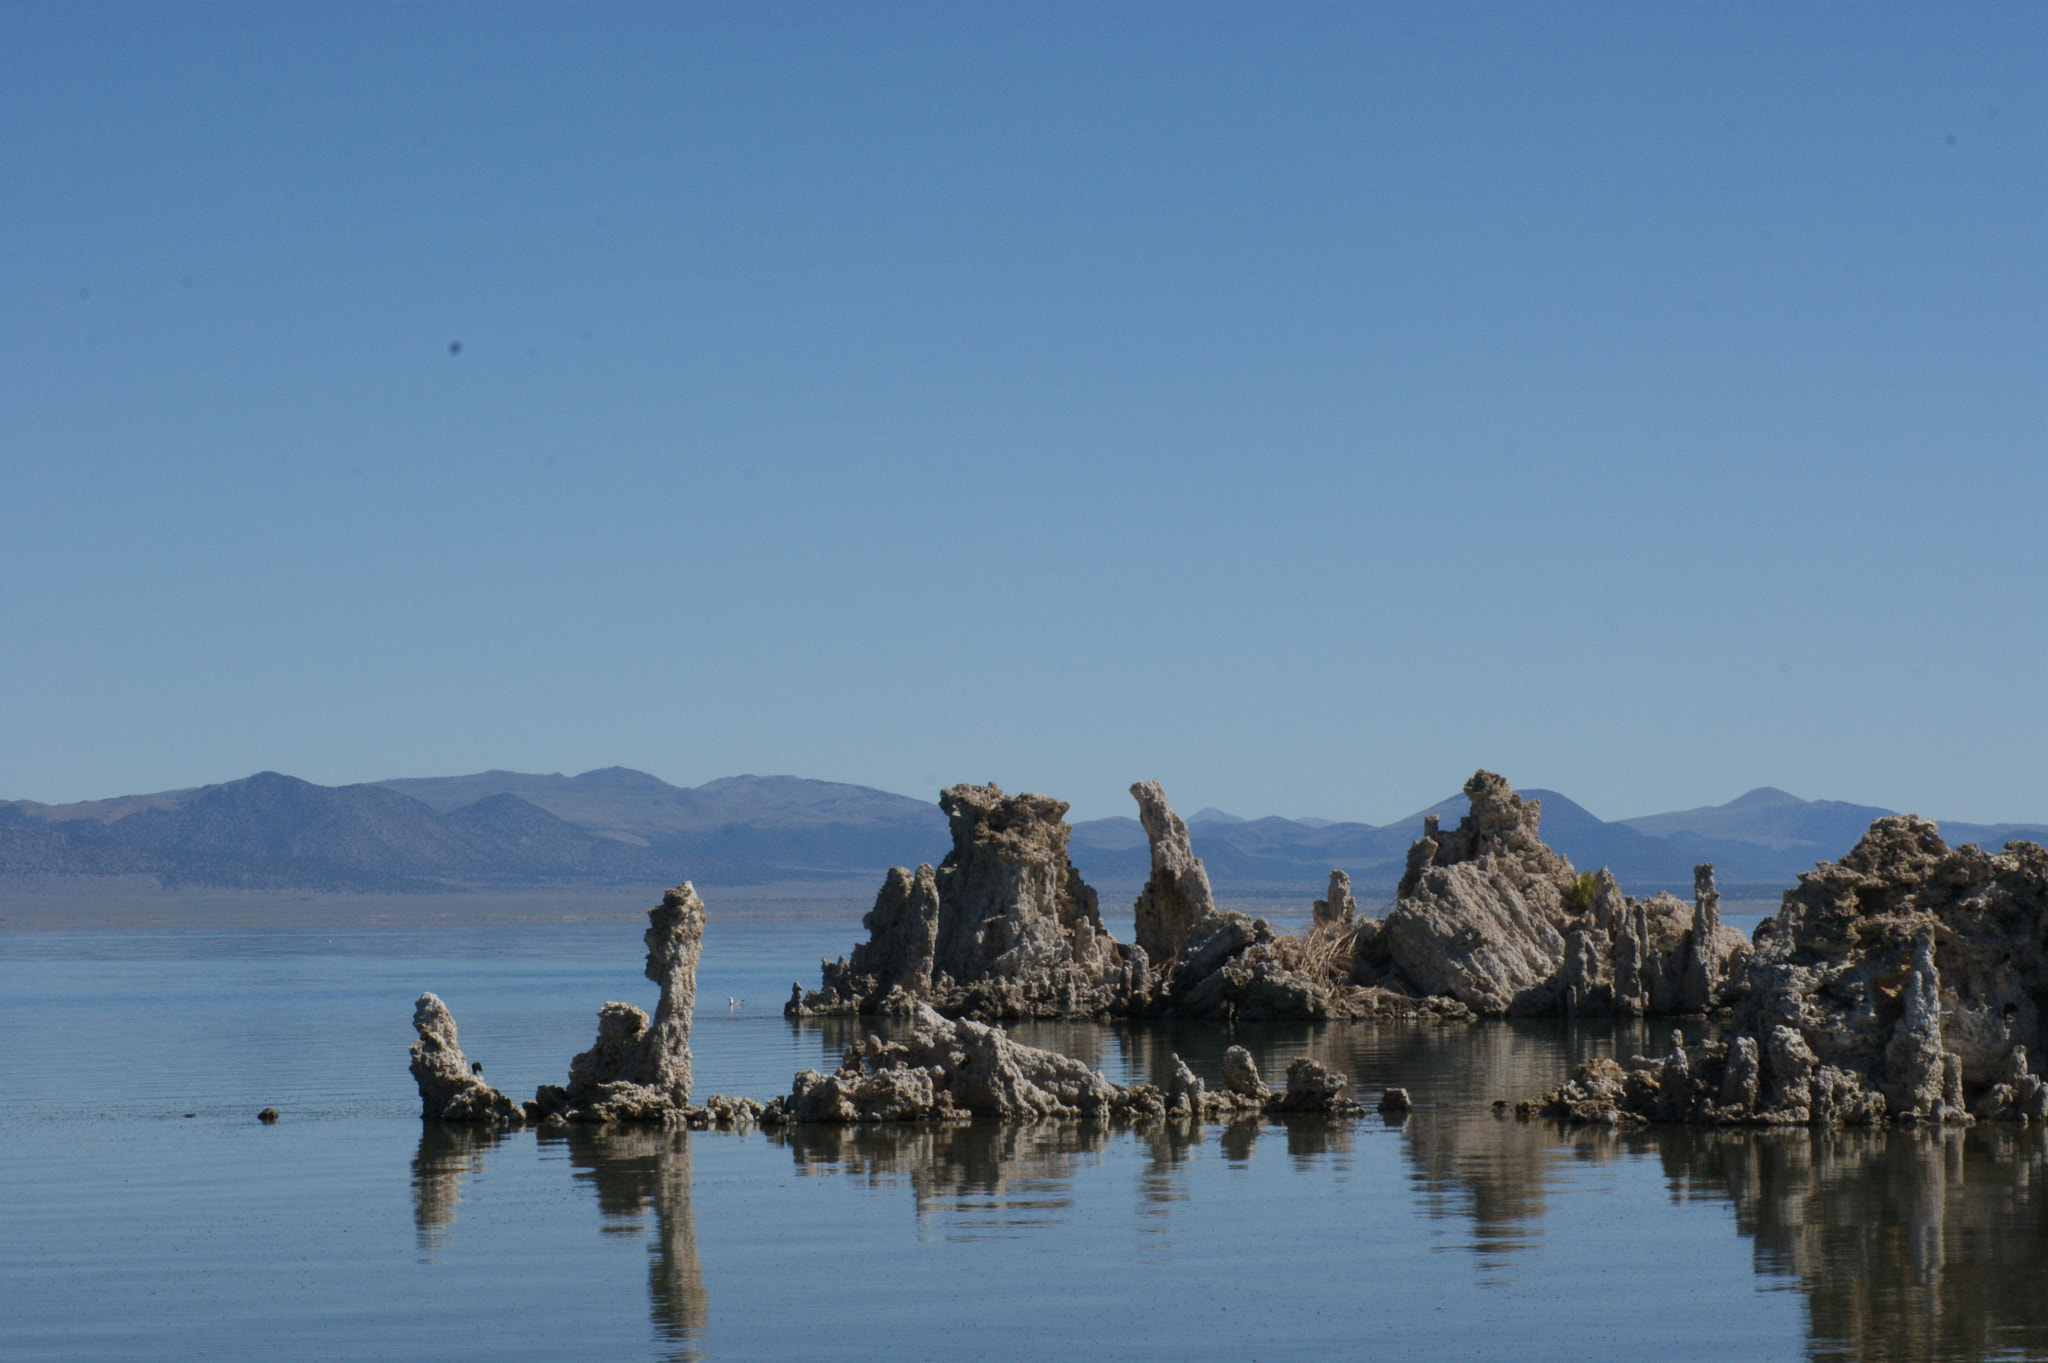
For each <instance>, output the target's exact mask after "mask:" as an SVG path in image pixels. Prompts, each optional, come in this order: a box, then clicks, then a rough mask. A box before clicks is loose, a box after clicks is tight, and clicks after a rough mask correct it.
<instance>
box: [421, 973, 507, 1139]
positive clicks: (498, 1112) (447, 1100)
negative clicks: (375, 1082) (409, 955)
mask: <svg viewBox="0 0 2048 1363" xmlns="http://www.w3.org/2000/svg"><path fill="white" fill-rule="evenodd" d="M412 1026H413V1030H414V1031H416V1032H418V1033H419V1034H420V1039H419V1040H418V1041H415V1042H413V1043H412V1077H413V1080H414V1082H416V1083H417V1084H418V1085H419V1087H420V1116H422V1117H426V1118H430V1119H431V1120H434V1121H440V1122H466V1123H481V1124H485V1125H491V1126H517V1125H519V1124H520V1123H522V1122H524V1121H525V1120H526V1117H525V1113H524V1112H523V1111H522V1110H521V1109H520V1106H519V1104H517V1103H515V1102H513V1101H512V1100H511V1099H510V1098H507V1097H506V1096H505V1095H504V1094H502V1093H500V1092H498V1090H496V1089H494V1088H492V1087H491V1086H490V1085H489V1084H486V1083H485V1082H484V1081H483V1077H482V1075H481V1074H479V1073H478V1071H477V1067H476V1066H474V1065H472V1064H471V1063H470V1060H469V1057H468V1056H466V1055H464V1054H463V1053H462V1047H461V1046H460V1045H458V1044H457V1042H456V1039H455V1016H454V1014H452V1013H450V1012H449V1011H448V1007H447V1005H446V1004H444V1003H442V1002H441V1000H439V999H438V998H435V997H434V996H433V995H432V994H422V995H420V996H419V1000H418V1001H417V1002H416V1003H414V1004H413V1006H412Z"/></svg>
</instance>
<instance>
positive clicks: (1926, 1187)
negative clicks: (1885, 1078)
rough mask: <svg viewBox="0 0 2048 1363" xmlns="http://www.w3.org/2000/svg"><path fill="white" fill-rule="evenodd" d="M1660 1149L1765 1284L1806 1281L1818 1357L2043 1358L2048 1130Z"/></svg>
mask: <svg viewBox="0 0 2048 1363" xmlns="http://www.w3.org/2000/svg"><path fill="white" fill-rule="evenodd" d="M1630 1143H1631V1144H1634V1143H1635V1140H1634V1138H1631V1140H1630ZM1649 1143H1650V1144H1651V1145H1652V1146H1653V1147H1654V1153H1655V1154H1656V1155H1657V1156H1658V1158H1659V1159H1660V1160H1661V1161H1662V1162H1663V1166H1664V1170H1665V1173H1666V1175H1667V1177H1668V1178H1669V1179H1670V1181H1671V1184H1672V1188H1673V1191H1674V1193H1675V1194H1677V1195H1682V1196H1699V1195H1708V1196H1721V1197H1726V1198H1728V1199H1729V1200H1730V1201H1731V1202H1732V1203H1733V1204H1734V1206H1735V1214H1736V1224H1737V1226H1738V1228H1739V1229H1740V1230H1741V1232H1742V1233H1743V1234H1744V1235H1747V1236H1749V1237H1750V1238H1751V1239H1753V1240H1754V1241H1755V1245H1756V1264H1757V1268H1758V1270H1759V1271H1760V1272H1767V1273H1774V1274H1783V1275H1786V1276H1789V1277H1793V1278H1796V1279H1797V1280H1798V1282H1799V1285H1800V1290H1801V1291H1802V1292H1803V1293H1804V1294H1805V1296H1806V1302H1807V1314H1808V1322H1809V1332H1808V1333H1809V1343H1808V1353H1809V1355H1810V1356H1811V1357H1813V1358H1816V1359H1834V1358H1858V1359H1865V1360H1891V1359H1898V1360H1908V1359H1941V1358H1954V1359H1967V1358H1989V1357H2029V1358H2038V1357H2042V1356H2048V1293H2044V1292H2043V1291H2042V1290H2041V1285H2042V1283H2043V1282H2048V1132H2044V1131H2043V1130H2042V1129H2041V1128H2039V1127H2031V1128H2029V1127H2017V1128H2016V1127H2003V1126H2000V1127H1979V1128H1976V1129H1973V1130H1969V1131H1958V1130H1955V1129H1953V1128H1950V1129H1948V1130H1945V1131H1944V1130H1930V1129H1926V1128H1901V1129H1894V1130H1890V1131H1882V1130H1880V1131H1870V1130H1854V1131H1839V1130H1838V1131H1826V1130H1806V1129H1799V1130H1790V1131H1743V1132H1680V1131H1659V1132H1656V1133H1655V1134H1654V1135H1653V1136H1652V1137H1651V1138H1650V1141H1649Z"/></svg>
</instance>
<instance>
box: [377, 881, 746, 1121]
mask: <svg viewBox="0 0 2048 1363" xmlns="http://www.w3.org/2000/svg"><path fill="white" fill-rule="evenodd" d="M647 919H648V925H647V932H646V935H645V938H644V940H645V942H646V944H647V978H648V979H650V980H653V981H655V982H656V983H657V984H659V985H660V986H661V998H660V1001H659V1002H658V1003H657V1004H656V1005H655V1009H654V1017H653V1018H652V1019H649V1018H648V1016H647V1014H646V1013H644V1012H642V1011H641V1010H640V1009H639V1008H636V1007H634V1006H633V1005H632V1004H630V1003H607V1004H605V1005H604V1006H603V1007H602V1008H600V1009H598V1013H597V1039H596V1041H594V1042H592V1043H591V1047H590V1049H589V1050H587V1051H584V1052H583V1053H582V1054H580V1055H578V1056H576V1057H575V1058H574V1059H573V1060H571V1061H570V1062H569V1082H568V1084H567V1085H566V1086H565V1085H559V1084H543V1085H541V1087H540V1088H539V1090H538V1091H536V1092H535V1094H534V1096H533V1097H532V1098H531V1099H529V1100H527V1101H526V1102H523V1103H521V1102H515V1101H513V1100H512V1099H511V1098H508V1097H507V1096H506V1095H504V1094H503V1093H500V1092H499V1091H498V1090H497V1089H495V1088H492V1087H491V1086H490V1085H489V1084H486V1083H485V1082H484V1081H483V1077H482V1066H480V1065H476V1064H473V1063H472V1062H471V1061H470V1060H469V1059H468V1058H467V1057H466V1056H464V1055H463V1053H462V1049H461V1047H460V1046H458V1045H457V1044H456V1033H455V1019H454V1017H453V1016H452V1015H451V1014H450V1013H449V1012H448V1009H447V1007H446V1006H445V1005H443V1004H442V1002H441V1000H440V999H438V998H436V997H434V995H432V994H422V995H420V998H419V1002H418V1003H417V1004H415V1005H414V1008H413V1028H414V1030H416V1031H417V1032H418V1033H419V1036H420V1039H419V1040H418V1041H416V1042H414V1043H413V1046H412V1075H413V1079H414V1080H415V1081H416V1082H417V1083H418V1084H419V1090H420V1115H421V1116H422V1117H428V1118H432V1119H434V1120H437V1121H443V1122H463V1123H474V1124H483V1125H490V1126H524V1125H527V1124H528V1123H541V1124H545V1125H550V1126H560V1125H564V1124H567V1123H582V1124H602V1123H613V1122H654V1123H682V1124H686V1125H690V1126H706V1125H730V1124H732V1123H733V1122H736V1121H745V1120H750V1119H753V1118H755V1117H757V1116H758V1115H759V1113H760V1112H761V1110H762V1105H761V1104H759V1103H756V1102H754V1101H753V1100H751V1099H745V1098H721V1097H717V1096H714V1097H712V1098H711V1099H710V1100H709V1101H708V1102H707V1103H706V1104H705V1105H704V1106H702V1107H692V1106H691V1105H690V1014H691V1010H692V1009H693V1008H694V1007H695V1005H696V1000H697V958H698V956H699V955H700V954H701V953H702V951H703V947H704V901H703V900H701V899H699V898H698V897H697V891H696V890H695V889H694V888H693V887H692V886H690V885H689V884H687V883H685V884H683V885H679V886H677V887H676V888H675V889H673V890H669V891H667V892H666V893H665V894H663V895H662V898H661V903H659V904H657V905H655V906H654V907H653V908H652V909H649V910H648V911H647Z"/></svg>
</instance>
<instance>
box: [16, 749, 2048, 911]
mask: <svg viewBox="0 0 2048 1363" xmlns="http://www.w3.org/2000/svg"><path fill="white" fill-rule="evenodd" d="M1522 793H1523V795H1524V796H1526V797H1528V798H1533V799H1539V800H1541V801H1542V825H1541V827H1542V833H1543V836H1544V838H1545V840H1546V841H1547V842H1549V843H1550V844H1551V846H1553V847H1555V848H1556V849H1557V850H1559V851H1560V852H1562V853H1564V855H1566V856H1567V857H1569V858H1570V859H1571V861H1572V862H1573V864H1574V865H1576V866H1579V867H1580V868H1581V869H1587V870H1590V869H1593V868H1594V867H1597V866H1606V867H1608V868H1609V869H1610V870H1612V871H1613V872H1614V874H1615V876H1616V878H1617V879H1619V880H1620V881H1621V882H1622V883H1623V885H1624V886H1625V887H1626V888H1628V889H1630V890H1631V891H1632V892H1648V891H1649V890H1653V889H1658V888H1672V889H1680V890H1683V889H1684V888H1685V887H1687V886H1689V885H1690V883H1691V871H1692V867H1693V865H1695V864H1697V863H1698V862H1702V861H1712V862H1713V863H1714V864H1715V866H1716V869H1717V873H1718V875H1719V878H1720V880H1721V883H1722V884H1723V886H1724V887H1732V886H1751V887H1755V888H1757V889H1759V890H1763V889H1768V888H1770V887H1774V886H1782V885H1788V884H1790V883H1791V882H1792V880H1793V879H1794V878H1795V877H1796V876H1797V875H1798V873H1799V872H1801V871H1804V870H1807V869H1810V868H1811V866H1812V865H1813V864H1814V863H1815V862H1817V861H1821V860H1833V859H1836V858H1839V857H1840V856H1841V855H1842V854H1843V853H1845V852H1846V851H1848V849H1849V848H1850V847H1852V846H1853V845H1854V844H1855V841H1856V839H1857V838H1858V837H1860V836H1861V835H1862V833H1863V831H1864V829H1865V828H1867V827H1868V825H1869V822H1870V820H1871V819H1873V818H1876V817H1879V816H1880V815H1883V814H1886V813H1889V812H1890V811H1888V810H1884V809H1880V808H1878V807H1876V806H1869V805H1855V804H1849V803H1846V802H1842V801H1829V800H1802V799H1800V798H1799V797H1797V796H1794V795H1791V794H1790V793H1788V792H1786V791H1783V790H1779V789H1777V788H1776V787H1771V786H1759V787H1756V788H1755V789H1753V790H1750V791H1746V792H1744V793H1743V794H1741V795H1739V796H1737V797H1735V799H1733V800H1730V801H1728V802H1727V803H1725V804H1721V805H1710V806H1701V807H1699V808H1697V809H1690V810H1679V811H1673V812H1669V813H1664V814H1651V815H1642V816H1637V817H1634V818H1629V819H1620V820H1613V821H1606V820H1601V819H1599V818H1597V817H1596V816H1594V815H1593V814H1592V813H1590V812H1589V811H1587V810H1586V809H1585V808H1584V807H1583V806H1581V805H1579V804H1578V803H1577V802H1575V801H1573V800H1572V799H1570V798H1569V797H1568V796H1565V795H1563V794H1561V793H1560V792H1557V791H1551V790H1543V789H1535V788H1532V789H1529V790H1526V791H1524V792H1522ZM1464 813H1465V799H1464V797H1463V796H1462V795H1454V796H1452V797H1451V798H1449V799H1447V800H1443V801H1440V802H1438V803H1437V804H1435V805H1432V806H1430V807H1429V808H1428V809H1425V810H1418V811H1416V812H1415V813H1413V814H1411V815H1408V816H1407V817H1405V818H1402V819H1397V820H1395V821H1394V822H1392V823H1389V824H1383V825H1378V826H1375V825H1371V824H1364V823H1357V822H1346V821H1329V820H1322V819H1314V818H1308V819H1286V818H1280V817H1277V816H1268V817H1265V818H1258V819H1246V818H1241V817H1239V816H1237V815H1233V814H1229V813H1227V812H1225V811H1223V810H1220V809H1215V808H1206V809H1203V810H1201V811H1200V812H1199V813H1198V814H1197V815H1196V816H1195V817H1194V818H1193V819H1191V820H1190V830H1191V836H1192V837H1193V839H1194V844H1195V850H1196V852H1197V854H1198V855H1200V856H1201V857H1202V859H1203V862H1204V864H1205V865H1206V866H1207V868H1208V870H1209V875H1210V878H1211V880H1212V882H1214V883H1215V884H1216V886H1217V888H1218V890H1219V892H1222V893H1226V894H1229V893H1251V892H1258V893H1285V894H1296V893H1301V894H1308V893H1310V892H1319V891H1320V889H1321V888H1322V883H1323V881H1324V880H1325V879H1326V878H1327V876H1328V874H1329V872H1330V871H1331V870H1332V869H1343V870H1345V871H1346V872H1348V873H1349V874H1350V875H1351V877H1352V880H1353V882H1354V883H1355V884H1356V885H1357V886H1358V887H1359V891H1360V893H1361V894H1363V895H1379V896H1382V897H1384V896H1386V895H1390V894H1391V892H1392V887H1393V883H1394V881H1395V880H1396V879H1398V877H1399V875H1400V870H1401V867H1402V865H1403V864H1404V862H1405V858H1406V855H1407V850H1408V847H1409V845H1410V844H1411V843H1412V842H1413V841H1414V840H1415V839H1416V838H1417V837H1419V836H1420V835H1421V832H1422V825H1423V820H1424V818H1425V816H1427V815H1430V814H1435V815H1436V816H1437V817H1438V818H1439V819H1440V820H1441V821H1442V822H1443V823H1444V824H1445V825H1446V826H1451V825H1454V824H1455V823H1456V822H1457V820H1458V819H1459V818H1460V817H1461V816H1462V815H1463V814H1464ZM1942 827H1943V835H1944V837H1946V838H1948V840H1949V841H1950V842H1951V843H1959V842H1968V841H1976V842H1980V843H1985V844H1987V845H1993V846H1995V845H1999V844H2001V843H2002V842H2003V841H2004V840H2005V839H2006V838H2009V837H2023V838H2029V839H2032V840H2042V839H2048V827H2044V826H2041V825H2028V824H1997V825H1978V824H1961V823H1951V824H1944V825H1943V826H1942ZM1070 845H1071V852H1072V855H1073V858H1074V862H1075V865H1076V866H1077V868H1079V869H1080V871H1081V873H1082V874H1083V876H1084V877H1085V878H1087V879H1088V880H1090V881H1091V882H1092V883H1095V884H1098V885H1102V886H1109V887H1113V888H1114V889H1115V890H1116V892H1117V893H1119V894H1120V893H1122V892H1123V891H1124V889H1126V888H1129V887H1133V886H1135V884H1137V883H1139V882H1142V881H1143V880H1144V879H1145V877H1146V875H1147V874H1148V873H1149V871H1150V849H1149V845H1148V844H1147V842H1146V840H1145V836H1144V830H1143V828H1142V827H1141V826H1140V825H1139V823H1138V821H1137V820H1136V819H1133V818H1130V817H1128V816H1122V815H1119V816H1113V817H1110V818H1105V819H1092V820H1083V821H1081V822H1079V823H1076V824H1074V825H1072V833H1071V844H1070ZM948 846H949V838H948V834H947V825H946V819H945V815H944V814H943V813H942V812H941V811H940V810H939V809H938V807H937V806H936V805H935V804H927V803H925V802H923V801H920V800H915V799H912V798H910V797H908V796H903V795H897V794H894V793H892V792H889V791H884V790H878V789H875V788H873V787H868V786H859V785H854V784H851V783H847V782H833V781H820V780H813V779H811V778H806V777H796V776H786V775H784V776H756V775H739V776H727V777H720V778H718V779H716V780H713V781H708V782H706V783H705V784H703V785H701V786H696V787H684V786H675V785H671V784H670V783H668V782H666V781H663V780H661V779H660V778H659V777H656V776H653V775H650V774H649V773H646V772H642V771H637V770H635V769H633V768H629V767H620V766H613V767H604V768H597V769H594V770H592V771H587V772H582V773H579V774H577V775H575V776H565V775H563V774H561V773H559V772H554V773H547V774H537V773H525V772H513V771H505V770H493V771H486V772H476V773H471V774H468V775H464V776H450V777H410V778H399V779H393V780H386V781H372V782H363V783H358V784H355V785H347V786H318V785H314V784H313V783H311V782H307V781H303V780H300V779H299V778H297V777H292V776H286V775H283V774H282V773H278V772H258V773H256V774H255V775H252V776H249V777H245V778H242V779H241V780H239V781H230V782H223V783H218V784H215V785H208V786H196V787H189V788H185V789H182V790H176V791H159V792H155V793H153V794H145V795H124V796H118V797H114V798H112V799H106V800H95V801H81V802H78V803H75V804H71V805H46V804H39V803H37V802H34V801H27V800H19V801H8V802H0V877H8V876H15V877H18V876H26V875H49V874H63V875H112V874H122V875H133V874H137V873H143V874H150V875H155V876H157V877H158V878H159V879H160V880H161V881H162V882H163V883H164V884H166V885H173V886H176V885H199V884H204V885H225V886H237V887H243V888H250V889H283V888H305V887H313V888H323V889H365V890H369V889H375V890H427V889H448V888H489V887H491V886H503V885H514V884H529V885H530V884H549V883H562V884H574V883H635V882H646V883H657V882H664V881H665V882H669V883H673V882H674V881H676V880H681V879H684V878H691V879H696V880H699V881H702V882H704V883H707V884H749V883H762V882H766V881H771V880H848V879H860V880H869V881H872V882H874V883H879V882H880V880H881V877H882V875H883V873H884V872H885V871H886V870H887V868H888V867H889V866H891V865H915V864H916V863H917V862H920V861H931V862H934V863H935V862H937V861H938V860H939V859H940V858H941V857H943V855H944V854H945V852H946V849H947V847H948Z"/></svg>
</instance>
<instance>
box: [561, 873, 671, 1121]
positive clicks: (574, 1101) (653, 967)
mask: <svg viewBox="0 0 2048 1363" xmlns="http://www.w3.org/2000/svg"><path fill="white" fill-rule="evenodd" d="M647 920H648V921H647V931H646V933H645V934H644V936H643V940H644V941H645V943H646V945H647V964H646V975H647V978H648V979H650V980H653V981H655V982H656V983H657V984H659V985H660V986H661V997H660V1000H659V1002H657V1003H656V1005H655V1009H654V1017H653V1018H652V1019H649V1018H648V1016H647V1014H646V1013H644V1012H642V1011H641V1010H640V1009H638V1008H636V1007H634V1006H633V1005H632V1004H630V1003H607V1004H605V1005H604V1006H603V1007H602V1008H600V1009H598V1014H597V1039H596V1040H595V1041H594V1042H592V1043H591V1047H590V1049H589V1050H587V1051H584V1052H582V1053H581V1054H579V1055H577V1056H576V1057H575V1058H574V1059H573V1060H571V1061H570V1062H569V1082H568V1085H567V1086H566V1087H562V1086H557V1085H553V1084H546V1085H542V1086H541V1088H540V1089H539V1090H538V1091H537V1092H536V1093H535V1094H534V1098H533V1102H532V1103H531V1104H529V1105H528V1108H529V1112H530V1114H531V1115H532V1116H533V1117H534V1118H535V1119H536V1120H538V1119H542V1118H554V1119H558V1120H560V1121H566V1122H585V1123H609V1122H667V1121H683V1120H687V1119H688V1114H689V1111H690V1016H691V1012H692V1010H693V1009H694V1008H695V1006H696V1002H697V960H698V957H699V956H700V955H702V953H703V949H704V901H703V900H702V899H700V898H698V897H697V891H696V889H695V887H694V886H692V885H690V884H689V883H687V882H685V883H684V884H682V885H678V886H677V887H676V888H675V889H673V890H669V891H667V892H666V893H664V894H663V895H662V897H661V903H659V904H657V905H655V907H653V908H652V909H649V910H648V911H647Z"/></svg>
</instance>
